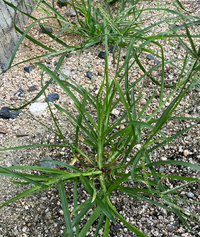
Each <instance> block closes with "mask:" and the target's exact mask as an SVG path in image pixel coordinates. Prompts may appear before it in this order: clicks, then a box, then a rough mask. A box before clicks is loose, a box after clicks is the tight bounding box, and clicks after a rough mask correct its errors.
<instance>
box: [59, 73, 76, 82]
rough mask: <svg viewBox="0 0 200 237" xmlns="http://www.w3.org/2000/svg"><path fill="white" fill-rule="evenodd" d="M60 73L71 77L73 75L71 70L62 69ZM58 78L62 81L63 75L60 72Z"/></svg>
mask: <svg viewBox="0 0 200 237" xmlns="http://www.w3.org/2000/svg"><path fill="white" fill-rule="evenodd" d="M62 73H64V74H65V75H66V76H67V77H71V76H72V75H73V73H72V70H62ZM59 79H60V80H62V81H64V80H65V77H64V76H63V75H61V74H60V75H59Z"/></svg>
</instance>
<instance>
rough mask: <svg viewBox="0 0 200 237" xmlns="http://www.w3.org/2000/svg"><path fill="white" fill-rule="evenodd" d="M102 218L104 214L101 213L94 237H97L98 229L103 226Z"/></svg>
mask: <svg viewBox="0 0 200 237" xmlns="http://www.w3.org/2000/svg"><path fill="white" fill-rule="evenodd" d="M104 217H105V215H104V213H101V216H100V218H99V221H98V224H97V227H96V230H95V233H94V237H97V236H98V233H99V230H100V228H101V226H102V224H103V220H104Z"/></svg>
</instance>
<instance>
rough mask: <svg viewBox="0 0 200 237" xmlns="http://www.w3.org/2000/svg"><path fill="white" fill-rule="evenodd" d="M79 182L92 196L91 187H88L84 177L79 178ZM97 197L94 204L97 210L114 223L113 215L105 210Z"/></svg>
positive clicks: (104, 206)
mask: <svg viewBox="0 0 200 237" xmlns="http://www.w3.org/2000/svg"><path fill="white" fill-rule="evenodd" d="M80 179H81V182H82V184H83V185H84V187H85V189H86V190H87V192H88V193H89V194H90V196H91V197H92V196H93V191H92V188H91V186H90V185H89V180H88V179H87V178H86V177H83V176H80ZM98 196H99V195H97V196H96V199H95V203H96V204H97V205H98V206H99V208H100V209H101V210H102V212H103V213H104V214H105V215H106V216H107V217H108V218H109V219H110V220H112V221H113V222H114V223H115V222H116V221H115V219H114V217H113V215H112V214H111V213H110V211H109V210H108V209H107V207H106V205H105V203H103V202H102V201H101V200H100V198H99V197H98Z"/></svg>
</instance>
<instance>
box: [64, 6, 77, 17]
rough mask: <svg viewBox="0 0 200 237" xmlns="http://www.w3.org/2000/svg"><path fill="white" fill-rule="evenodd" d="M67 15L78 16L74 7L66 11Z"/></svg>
mask: <svg viewBox="0 0 200 237" xmlns="http://www.w3.org/2000/svg"><path fill="white" fill-rule="evenodd" d="M65 14H66V15H67V16H76V12H75V10H74V9H72V8H71V9H69V10H68V11H66V13H65Z"/></svg>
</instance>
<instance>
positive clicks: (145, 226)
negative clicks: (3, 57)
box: [0, 1, 200, 237]
mask: <svg viewBox="0 0 200 237" xmlns="http://www.w3.org/2000/svg"><path fill="white" fill-rule="evenodd" d="M47 2H49V4H50V2H51V1H47ZM142 2H143V1H142ZM146 3H147V2H146V1H145V4H146ZM164 3H165V2H164V1H160V4H164ZM148 4H149V5H150V6H151V7H155V6H156V4H155V3H154V2H152V3H148ZM167 4H168V6H169V7H170V8H173V6H172V5H171V1H167ZM187 7H188V8H187V9H190V10H192V12H193V14H194V15H199V16H200V14H199V8H200V7H199V8H198V2H196V3H195V4H191V3H190V4H188V5H187ZM57 8H58V7H57ZM58 9H59V11H60V13H61V14H63V15H65V16H66V17H67V19H68V20H69V21H70V22H75V21H76V18H75V17H71V16H69V15H70V14H69V13H67V14H66V12H68V10H70V9H69V7H63V8H58ZM32 15H33V16H35V17H38V12H36V11H34V12H33V13H32ZM41 16H42V14H41V13H40V17H41ZM160 17H162V16H157V15H156V14H155V12H152V13H151V14H150V13H149V15H144V16H142V18H143V20H144V22H145V24H146V25H150V24H153V23H155V22H157V21H158V20H159V18H160ZM30 22H31V21H30ZM30 22H29V23H28V24H27V26H28V25H29V24H30ZM51 23H52V22H48V24H50V25H51ZM52 24H54V23H52ZM177 24H178V23H177ZM167 27H168V26H167V25H164V24H163V25H160V26H158V28H157V29H156V31H159V30H161V29H162V30H164V28H166V29H167ZM191 30H193V31H194V32H193V33H194V34H197V32H196V31H195V29H191ZM53 33H55V34H56V33H57V32H56V30H55V29H54V32H53ZM30 35H31V36H33V37H34V38H36V39H40V41H41V42H43V43H46V44H47V45H48V46H49V47H51V48H53V49H56V50H61V49H62V48H61V47H60V46H59V45H58V44H56V43H55V42H50V40H49V37H48V36H47V35H45V34H43V33H40V32H39V26H35V27H34V28H33V29H32V31H31V32H30ZM63 40H64V41H65V42H70V43H71V45H77V44H78V43H80V42H81V39H80V38H79V37H77V36H74V35H73V36H65V37H64V38H63ZM174 44H175V45H176V46H178V42H176V41H175V40H174ZM151 47H152V48H153V46H151V45H150V48H151ZM164 48H165V51H166V54H165V57H166V58H167V59H172V58H183V57H184V55H185V53H184V50H183V49H182V48H180V49H179V50H178V51H177V50H176V49H175V48H173V47H172V46H171V45H170V44H168V43H167V42H165V46H164ZM103 50H104V48H103V45H96V46H95V47H91V48H89V49H87V50H85V51H84V52H82V53H81V54H76V53H75V52H72V54H71V55H69V57H66V59H65V61H64V63H63V65H62V70H63V72H65V73H69V75H70V77H71V78H72V79H73V80H75V81H76V82H77V83H78V84H79V85H81V86H83V87H84V88H86V87H87V86H88V85H89V84H90V91H91V93H93V94H94V95H96V94H97V93H98V89H99V87H100V85H101V82H102V79H103V72H104V68H103V63H104V60H103V59H101V58H99V57H98V54H99V53H100V52H101V51H103ZM42 53H45V51H44V50H43V49H40V48H38V47H35V46H34V45H33V44H32V43H31V42H29V41H28V40H26V39H25V40H24V41H23V43H22V44H21V46H20V49H19V51H18V52H17V56H16V59H15V63H16V62H20V61H23V60H25V59H28V58H30V57H34V56H37V55H40V54H42ZM125 55H126V48H124V49H123V53H122V56H125ZM57 61H58V57H56V56H54V57H46V58H44V59H41V62H43V63H45V65H47V66H48V67H49V68H50V69H54V68H55V65H56V62H57ZM141 61H142V62H143V63H144V64H145V65H146V69H149V68H151V67H152V66H153V65H155V60H150V59H148V58H147V54H146V55H145V54H142V55H141ZM120 64H121V65H122V64H123V58H122V59H121V62H120ZM30 65H31V64H29V63H24V64H21V65H18V66H16V67H13V68H12V69H10V70H9V71H8V72H6V73H5V74H3V75H0V99H1V100H0V108H2V107H3V106H15V107H18V106H20V105H22V104H24V103H25V102H26V101H29V100H30V99H32V98H34V96H35V95H37V93H38V92H39V90H40V89H41V85H40V80H41V74H40V69H39V68H37V67H35V68H34V69H33V70H32V71H31V72H30V73H27V72H24V67H28V66H30ZM88 71H90V72H91V73H92V75H93V76H92V80H90V79H89V78H88V77H86V73H87V72H88ZM109 73H110V76H111V77H112V76H114V73H115V66H114V63H113V59H112V55H109ZM153 73H154V74H153V76H154V77H155V78H157V79H158V80H159V78H160V77H161V75H160V71H159V69H158V70H157V71H155V72H153ZM142 74H143V72H142V71H141V70H140V69H138V68H137V67H136V66H133V68H131V70H130V82H131V81H135V80H136V79H137V78H138V77H139V76H141V75H142ZM165 78H166V82H168V84H169V85H172V84H173V82H174V81H175V80H176V79H177V78H178V72H177V71H175V70H174V68H170V67H166V68H165ZM48 80H49V77H48V76H47V75H45V76H44V83H46V82H47V81H48ZM32 86H35V87H36V89H37V90H36V91H31V89H30V88H31V87H32ZM20 88H21V89H22V90H24V91H25V92H26V93H21V95H20V96H19V94H20V93H16V92H17V91H18V90H19V89H20ZM32 89H33V87H32ZM155 90H157V88H156V86H155V85H154V84H153V83H152V82H151V81H150V80H149V79H148V78H147V77H146V78H144V80H143V81H141V83H140V84H139V85H138V87H137V88H136V97H139V96H140V95H142V96H143V99H141V100H140V102H139V103H138V105H137V106H138V108H137V109H138V110H140V109H141V108H142V107H143V106H144V104H146V101H147V100H148V98H149V97H150V96H151V95H152V94H153V92H154V91H155ZM50 93H57V94H58V95H59V100H57V101H56V103H58V104H59V105H61V106H67V107H68V109H69V110H70V111H71V112H72V113H74V114H75V113H76V111H75V109H74V106H73V102H72V101H71V100H70V98H68V96H67V95H66V94H65V93H64V92H63V91H62V90H61V89H60V88H59V86H58V85H57V84H55V83H52V84H51V85H50V86H49V87H48V88H47V90H46V94H47V95H49V94H50ZM169 93H170V90H166V91H165V98H166V97H167V95H168V94H169ZM199 98H200V89H199V88H198V87H196V88H192V89H191V90H190V91H189V92H188V94H187V95H186V97H185V99H184V100H183V101H182V102H181V104H180V106H179V107H178V108H177V111H183V112H182V115H183V116H187V117H190V116H192V117H199V115H200V107H199V105H198V104H197V105H195V106H194V107H192V108H190V109H187V110H185V111H184V109H186V108H187V107H188V106H190V105H191V104H194V103H196V102H198V101H199V100H200V99H199ZM38 100H39V102H42V103H44V102H45V98H44V96H42V97H40V98H39V99H38ZM51 106H52V110H53V113H54V114H55V116H56V118H57V122H58V124H59V126H60V128H61V130H62V131H63V134H64V135H65V136H66V137H67V138H68V139H69V141H71V142H73V137H74V133H75V131H74V129H73V128H72V126H71V124H70V122H69V120H68V118H67V117H65V116H62V115H61V114H60V113H59V112H58V111H57V110H56V109H55V107H54V106H53V103H51ZM157 106H158V99H156V98H155V99H154V100H153V101H152V103H151V105H150V107H149V108H148V109H147V111H146V113H147V114H150V113H151V112H152V111H153V110H155V108H157ZM29 109H30V106H27V107H26V108H25V109H24V110H23V112H21V113H20V114H19V116H18V117H17V118H15V119H2V118H0V147H10V146H21V145H28V144H36V143H37V144H38V143H39V144H41V143H44V142H46V143H52V144H53V143H61V142H62V141H61V140H60V139H59V138H58V137H56V136H55V135H54V134H53V133H52V132H51V131H50V130H49V129H48V128H45V127H43V126H42V125H40V124H39V123H38V122H37V121H35V120H34V119H33V118H31V117H30V116H29V114H30V112H29ZM91 114H93V111H91ZM122 114H123V109H122V108H121V107H119V108H117V109H116V110H114V111H113V112H112V116H114V117H115V116H120V115H122ZM38 119H39V120H40V121H41V122H43V123H45V124H47V125H48V126H50V127H52V119H51V116H50V113H49V112H48V111H47V110H45V111H44V112H43V113H42V115H41V116H39V117H38ZM191 124H193V122H190V121H187V120H185V121H178V122H177V121H173V120H172V121H169V122H168V123H167V124H166V126H165V127H164V129H163V131H168V136H170V135H172V134H174V133H175V132H176V131H178V130H181V129H184V128H186V127H188V126H190V125H191ZM199 128H200V124H198V125H197V126H195V127H194V128H193V129H191V130H190V131H189V132H187V133H185V134H183V135H182V136H181V137H179V138H178V139H176V141H174V142H173V143H171V144H170V147H168V146H164V147H162V148H159V149H158V150H156V151H154V152H152V154H150V158H151V159H152V160H155V161H156V160H160V159H161V160H166V159H173V160H182V161H187V162H190V163H193V164H197V165H200V148H199V142H197V141H198V139H200V129H199ZM140 146H141V145H140V144H138V145H137V146H136V147H135V148H134V150H133V154H134V153H135V152H136V151H137V150H138V149H140ZM88 152H91V151H88ZM44 157H51V158H53V159H55V160H60V161H65V162H70V161H71V160H72V158H73V155H72V153H71V151H70V150H68V149H64V148H63V149H60V148H59V149H58V148H36V149H26V150H19V151H9V152H4V153H1V157H0V165H1V166H4V167H7V166H11V165H18V164H19V165H33V164H34V163H35V162H36V161H40V160H42V159H43V158H44ZM157 169H158V170H159V171H160V172H163V173H164V174H173V175H182V176H189V177H197V178H200V174H199V173H198V172H197V171H194V170H192V169H190V168H182V167H179V166H177V167H172V166H170V165H167V166H160V167H157ZM8 180H9V179H8V178H6V177H1V187H0V191H1V194H2V195H0V203H3V202H4V201H6V200H9V199H10V198H12V197H14V196H16V195H17V194H19V193H20V192H21V191H23V190H25V187H23V186H22V187H20V186H17V187H16V186H14V185H13V184H11V183H10V182H8ZM165 182H166V185H167V186H168V187H170V188H173V187H175V186H176V185H177V184H178V182H176V183H175V182H174V181H171V180H166V181H165ZM180 184H181V183H180ZM124 185H125V186H126V184H124ZM134 185H135V184H134ZM136 185H137V184H136ZM138 185H139V184H138ZM140 185H141V184H140ZM66 193H67V197H68V201H69V207H70V210H71V211H72V210H73V184H72V183H68V184H67V185H66ZM181 194H186V197H187V198H188V199H191V200H198V201H200V185H199V184H195V185H194V186H191V187H187V188H183V189H182V190H181ZM78 198H79V202H80V203H81V202H84V201H85V200H86V199H87V193H86V192H85V191H84V190H83V187H82V186H81V185H80V187H79V197H78ZM111 201H112V203H113V205H114V206H115V207H116V209H117V210H118V211H119V212H120V214H121V215H122V216H123V217H124V218H125V219H126V220H127V221H129V222H130V223H131V224H133V225H134V226H136V227H137V228H138V229H140V230H141V231H143V232H144V233H146V234H147V235H148V236H162V237H164V236H165V237H179V236H181V237H193V236H200V227H199V226H198V224H191V228H192V230H193V233H190V232H189V231H188V230H187V229H186V227H185V226H184V225H183V224H182V223H181V222H180V221H179V219H178V217H177V216H176V215H174V214H173V213H170V212H168V211H166V210H164V209H162V208H158V207H155V206H153V205H151V204H148V203H146V202H143V201H141V202H138V201H136V200H133V199H131V198H130V197H129V196H127V195H125V194H122V193H120V192H119V191H116V192H115V193H113V195H112V197H111ZM183 207H185V208H187V209H188V210H189V211H192V212H194V213H196V214H199V215H200V205H197V204H194V203H191V204H190V205H189V204H183ZM89 216H90V212H88V213H87V215H86V216H85V219H84V220H83V221H82V222H81V224H80V225H81V226H80V227H82V226H83V225H84V224H85V223H86V220H87V218H88V217H89ZM95 224H96V223H94V226H93V227H91V229H90V231H89V232H88V233H87V236H93V235H94V231H95ZM64 230H65V222H64V216H63V211H62V208H61V203H60V201H59V197H58V193H57V190H56V189H51V190H48V191H44V192H42V193H38V194H34V195H32V196H30V197H27V198H23V199H21V200H18V201H15V202H14V203H12V204H10V205H9V206H7V207H5V208H3V209H1V210H0V237H9V236H10V237H13V236H17V237H25V236H38V237H47V236H51V237H53V236H56V237H58V236H62V233H63V231H64ZM99 236H103V229H101V231H100V235H99ZM109 236H123V237H125V236H127V237H128V236H136V235H135V234H133V233H132V232H130V231H129V230H128V229H127V228H126V227H125V226H124V225H123V224H122V223H120V222H118V223H117V224H115V225H114V224H112V223H111V233H110V235H109Z"/></svg>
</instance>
